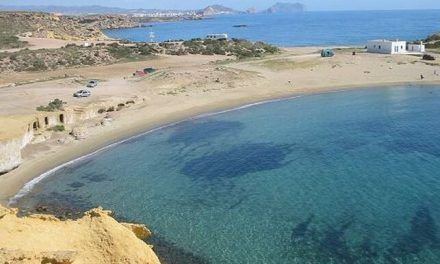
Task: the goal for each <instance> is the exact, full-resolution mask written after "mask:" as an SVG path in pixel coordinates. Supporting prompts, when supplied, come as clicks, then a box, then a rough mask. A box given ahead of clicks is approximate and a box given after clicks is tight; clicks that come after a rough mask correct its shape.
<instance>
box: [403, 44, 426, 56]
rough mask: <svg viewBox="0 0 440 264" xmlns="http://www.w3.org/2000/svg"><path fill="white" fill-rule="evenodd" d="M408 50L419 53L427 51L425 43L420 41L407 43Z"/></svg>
mask: <svg viewBox="0 0 440 264" xmlns="http://www.w3.org/2000/svg"><path fill="white" fill-rule="evenodd" d="M406 50H407V51H408V52H418V53H424V52H425V44H423V42H421V41H420V43H418V44H409V43H408V45H407V48H406Z"/></svg>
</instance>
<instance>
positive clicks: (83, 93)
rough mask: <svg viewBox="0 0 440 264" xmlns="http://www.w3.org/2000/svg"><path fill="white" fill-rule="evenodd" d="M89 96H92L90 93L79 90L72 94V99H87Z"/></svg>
mask: <svg viewBox="0 0 440 264" xmlns="http://www.w3.org/2000/svg"><path fill="white" fill-rule="evenodd" d="M90 95H92V93H91V92H90V91H87V90H79V91H78V92H76V93H74V94H73V97H89V96H90Z"/></svg>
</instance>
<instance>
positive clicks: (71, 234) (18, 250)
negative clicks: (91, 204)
mask: <svg viewBox="0 0 440 264" xmlns="http://www.w3.org/2000/svg"><path fill="white" fill-rule="evenodd" d="M150 235H151V232H150V231H149V230H148V229H147V228H146V227H145V226H144V225H136V224H127V223H118V222H117V221H116V220H114V219H113V218H112V217H111V216H110V212H109V211H104V210H103V209H102V208H97V209H93V210H91V211H89V212H87V213H85V215H84V216H83V217H82V218H81V219H78V220H67V221H61V220H59V219H58V218H55V217H53V216H49V215H38V214H36V215H30V216H26V217H18V216H17V210H15V209H8V208H4V207H1V206H0V238H1V239H0V263H60V264H69V263H75V264H80V263H95V264H100V263H147V264H159V263H160V262H159V259H158V258H157V256H156V254H155V253H154V252H153V250H152V249H151V247H150V246H149V245H147V244H146V243H145V242H144V241H142V240H141V239H146V238H147V237H149V236H150Z"/></svg>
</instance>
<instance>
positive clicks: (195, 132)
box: [168, 120, 244, 145]
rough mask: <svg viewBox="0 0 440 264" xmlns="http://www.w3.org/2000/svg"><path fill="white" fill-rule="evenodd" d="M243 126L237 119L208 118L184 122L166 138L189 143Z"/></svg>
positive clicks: (237, 130) (238, 129)
mask: <svg viewBox="0 0 440 264" xmlns="http://www.w3.org/2000/svg"><path fill="white" fill-rule="evenodd" d="M243 128H244V125H243V123H241V122H238V121H222V120H208V121H204V122H193V121H192V122H191V121H188V122H184V123H182V124H179V125H178V126H177V128H176V130H175V131H174V132H173V133H172V134H171V135H170V137H169V138H168V143H177V144H179V143H183V144H185V145H190V144H193V143H195V142H200V141H205V140H207V139H211V138H214V137H218V136H221V135H224V134H232V133H238V132H239V131H240V130H242V129H243Z"/></svg>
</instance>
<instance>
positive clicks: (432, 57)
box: [422, 54, 435, 61]
mask: <svg viewBox="0 0 440 264" xmlns="http://www.w3.org/2000/svg"><path fill="white" fill-rule="evenodd" d="M422 59H423V60H429V61H434V60H435V57H434V56H432V55H430V54H425V55H423V58H422Z"/></svg>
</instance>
